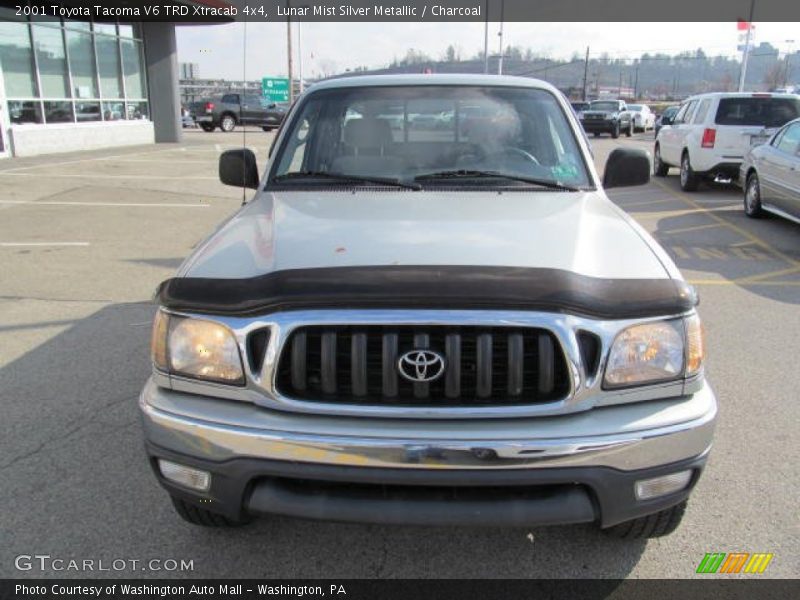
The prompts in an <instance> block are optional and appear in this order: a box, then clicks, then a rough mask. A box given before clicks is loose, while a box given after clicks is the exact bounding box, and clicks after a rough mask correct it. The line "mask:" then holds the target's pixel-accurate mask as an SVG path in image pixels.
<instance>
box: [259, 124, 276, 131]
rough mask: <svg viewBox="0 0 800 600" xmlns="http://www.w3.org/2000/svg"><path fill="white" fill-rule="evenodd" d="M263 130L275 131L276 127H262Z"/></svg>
mask: <svg viewBox="0 0 800 600" xmlns="http://www.w3.org/2000/svg"><path fill="white" fill-rule="evenodd" d="M261 129H263V130H264V131H273V130H274V129H275V128H274V127H270V126H268V125H262V126H261Z"/></svg>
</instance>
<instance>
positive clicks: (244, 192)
mask: <svg viewBox="0 0 800 600" xmlns="http://www.w3.org/2000/svg"><path fill="white" fill-rule="evenodd" d="M245 94H247V21H244V34H243V35H242V93H241V94H239V123H240V124H241V125H242V150H246V149H247V127H245V124H244V122H243V120H242V114H243V113H242V98H243V97H244V96H245ZM244 177H245V161H244V160H242V181H244ZM246 203H247V188H245V187H242V206H244V205H245V204H246Z"/></svg>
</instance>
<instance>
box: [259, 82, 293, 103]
mask: <svg viewBox="0 0 800 600" xmlns="http://www.w3.org/2000/svg"><path fill="white" fill-rule="evenodd" d="M261 94H262V95H263V96H264V98H266V99H267V100H269V101H270V102H288V101H289V80H288V79H286V78H283V77H280V78H279V77H264V78H263V79H261Z"/></svg>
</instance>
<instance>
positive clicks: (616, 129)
mask: <svg viewBox="0 0 800 600" xmlns="http://www.w3.org/2000/svg"><path fill="white" fill-rule="evenodd" d="M611 137H612V138H613V139H617V138H618V137H619V121H617V122H616V123H614V129H612V130H611Z"/></svg>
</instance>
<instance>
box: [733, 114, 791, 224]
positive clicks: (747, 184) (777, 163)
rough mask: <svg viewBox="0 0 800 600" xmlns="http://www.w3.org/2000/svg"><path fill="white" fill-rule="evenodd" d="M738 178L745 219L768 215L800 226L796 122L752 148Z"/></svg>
mask: <svg viewBox="0 0 800 600" xmlns="http://www.w3.org/2000/svg"><path fill="white" fill-rule="evenodd" d="M739 176H740V179H739V180H740V181H741V182H742V184H743V188H744V212H745V214H746V215H747V216H748V217H754V218H756V217H760V216H762V215H763V214H764V211H768V212H771V213H773V214H776V215H779V216H781V217H785V218H787V219H791V220H792V221H795V222H797V223H800V119H795V120H794V121H790V122H789V123H787V124H786V125H784V127H783V128H782V129H781V130H779V131H778V132H777V133H776V134H775V135H774V136H773V137H772V139H771V140H770V141H769V142H768V143H766V144H762V145H760V146H755V147H753V148H752V149H751V150H750V151H749V152H748V153H747V155H746V156H745V157H744V162H743V163H742V168H741V170H740V172H739Z"/></svg>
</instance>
